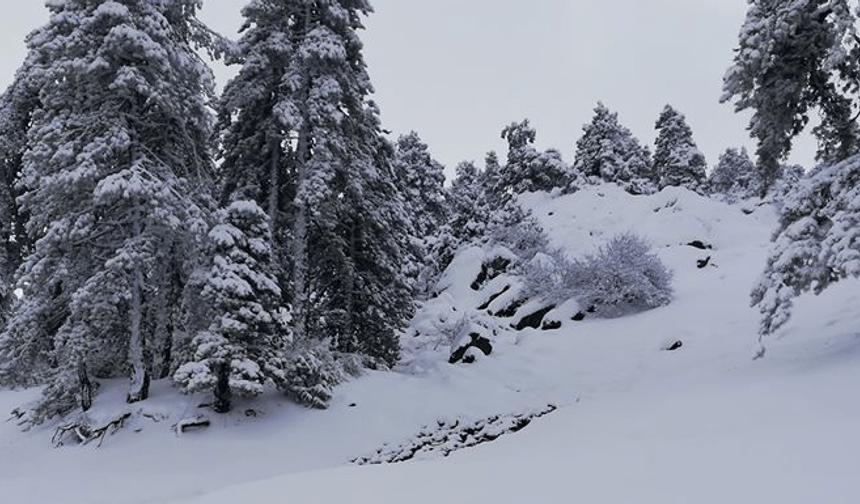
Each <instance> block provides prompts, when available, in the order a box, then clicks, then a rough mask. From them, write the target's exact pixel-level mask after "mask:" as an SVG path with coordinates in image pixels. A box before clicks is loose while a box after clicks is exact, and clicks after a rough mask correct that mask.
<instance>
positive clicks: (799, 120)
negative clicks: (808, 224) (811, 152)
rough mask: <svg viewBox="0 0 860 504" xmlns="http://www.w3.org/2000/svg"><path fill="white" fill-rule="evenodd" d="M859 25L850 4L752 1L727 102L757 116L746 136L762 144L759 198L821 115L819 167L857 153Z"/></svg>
mask: <svg viewBox="0 0 860 504" xmlns="http://www.w3.org/2000/svg"><path fill="white" fill-rule="evenodd" d="M856 23H857V18H856V15H855V13H854V12H853V10H852V5H851V2H850V1H849V0H801V1H796V2H784V1H781V0H750V7H749V10H748V11H747V16H746V21H745V22H744V24H743V27H742V28H741V31H740V37H739V48H738V49H737V50H736V54H735V58H734V64H733V66H732V67H731V68H730V69H729V70H728V72H727V73H726V76H725V77H724V82H723V90H724V95H723V97H722V101H723V102H726V101H729V100H732V99H735V100H736V103H735V109H736V110H737V111H742V110H747V109H752V110H753V117H752V119H751V120H750V126H749V129H750V133H751V134H752V136H753V137H755V138H756V139H757V140H758V148H757V150H756V154H757V155H758V169H759V172H760V178H761V180H762V186H761V195H762V196H764V194H766V193H767V191H768V190H769V189H770V188H771V186H772V185H773V183H774V182H775V181H776V179H777V176H778V173H779V164H780V160H782V159H784V158H785V157H786V156H787V155H788V153H789V151H790V150H791V143H792V139H793V138H794V137H795V136H797V135H798V134H799V133H800V132H801V131H802V130H803V129H804V127H805V126H806V125H807V123H808V122H809V114H810V112H811V111H812V110H814V109H816V108H817V109H818V110H819V112H820V115H821V118H822V124H821V126H820V127H818V128H816V129H815V130H814V133H815V134H817V136H818V137H819V141H820V146H821V148H820V149H819V158H820V160H821V161H825V162H828V163H833V162H836V161H838V160H841V159H845V158H847V157H848V156H849V155H851V154H853V153H855V152H856V151H857V148H858V130H857V124H856V117H855V114H854V113H853V111H852V107H853V104H854V101H855V100H856V98H857V93H858V90H860V43H858V39H857V38H856V35H855V34H854V31H855V26H856Z"/></svg>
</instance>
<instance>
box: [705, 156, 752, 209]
mask: <svg viewBox="0 0 860 504" xmlns="http://www.w3.org/2000/svg"><path fill="white" fill-rule="evenodd" d="M759 184H760V182H759V179H758V172H757V171H756V167H755V163H753V161H752V160H751V159H750V157H749V154H747V150H746V148H741V149H740V150H738V149H726V151H725V152H724V153H722V154H721V155H720V160H719V161H718V162H717V164H716V166H714V169H713V170H712V171H711V175H710V177H708V189H709V190H710V191H711V193H714V194H722V195H724V196H725V197H726V198H727V199H728V200H729V201H737V200H738V199H746V198H751V197H753V196H756V195H758V194H759V193H760V191H759Z"/></svg>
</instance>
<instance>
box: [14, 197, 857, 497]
mask: <svg viewBox="0 0 860 504" xmlns="http://www.w3.org/2000/svg"><path fill="white" fill-rule="evenodd" d="M522 201H523V203H524V204H525V205H526V206H528V207H529V208H531V209H532V210H533V212H534V215H535V216H536V217H538V218H539V219H540V220H541V222H542V223H543V225H544V227H545V229H546V231H547V232H548V233H549V235H550V236H551V238H552V240H553V242H554V243H555V244H556V245H558V246H561V247H563V248H564V249H565V250H566V251H567V252H568V253H569V254H571V255H580V254H585V253H589V252H592V251H594V250H595V249H596V247H597V246H599V245H600V244H601V243H603V241H605V240H606V239H608V238H610V237H611V236H612V235H614V234H616V233H618V232H623V231H635V232H637V233H639V234H641V235H643V236H645V237H646V238H648V240H649V241H650V242H651V243H652V244H653V246H654V248H655V251H656V252H657V254H658V255H659V256H660V257H661V258H662V259H663V260H664V262H665V263H666V264H667V265H668V266H669V267H670V268H672V269H673V270H674V273H675V279H674V286H675V291H676V299H675V301H674V302H673V303H672V304H671V305H669V306H667V307H664V308H660V309H656V310H652V311H648V312H644V313H640V314H636V315H633V316H629V317H624V318H619V319H612V320H600V319H588V318H587V319H586V320H584V321H582V322H572V321H565V324H564V326H563V327H562V328H561V329H558V330H552V331H540V330H532V329H526V330H524V331H522V332H519V333H513V332H511V333H510V334H501V335H499V337H498V338H497V340H496V341H495V349H494V352H493V354H492V355H491V356H490V357H488V358H484V359H479V360H478V362H476V363H475V364H472V365H453V366H452V365H449V364H447V363H446V362H445V360H444V359H445V357H446V355H447V354H446V352H447V348H439V349H437V350H436V351H434V350H433V349H427V350H426V351H424V352H422V353H416V354H413V355H410V356H408V357H407V359H406V360H405V364H404V366H403V369H401V370H400V372H395V373H378V372H374V373H370V374H368V375H367V376H365V377H363V378H361V379H358V380H355V381H353V382H351V383H347V384H345V385H343V386H341V387H339V388H338V389H337V390H336V395H335V397H334V400H333V402H332V406H331V408H330V409H329V410H326V411H310V410H306V409H303V408H300V407H297V406H295V405H292V404H291V403H289V402H288V401H286V400H284V399H281V398H279V397H276V396H271V397H266V398H263V399H262V400H258V401H256V402H254V403H250V404H248V405H239V406H238V407H237V409H236V411H235V412H234V413H232V414H230V415H227V416H221V417H213V418H214V419H215V423H214V424H213V425H212V426H211V427H209V428H208V429H205V430H202V431H196V432H188V433H186V434H184V435H183V436H181V437H179V436H176V435H174V434H173V433H172V430H171V425H172V424H175V423H176V422H177V421H178V420H179V419H180V418H183V417H187V416H191V415H193V414H196V411H197V405H198V404H199V403H200V402H201V398H199V397H178V396H176V395H175V394H174V393H172V392H171V390H170V389H169V386H168V385H167V384H166V383H156V384H155V387H154V389H153V398H152V399H151V400H150V401H147V404H146V405H145V406H138V407H136V408H137V409H135V408H132V412H133V413H137V412H138V411H139V408H144V412H145V413H147V414H148V415H150V416H149V417H146V416H142V415H135V416H134V417H133V418H132V420H131V421H130V424H129V426H128V427H127V428H125V429H123V430H122V431H120V432H119V433H118V434H116V435H113V436H108V437H107V438H106V439H105V441H104V444H103V445H102V446H101V447H100V448H96V447H95V446H94V445H88V446H84V447H78V446H66V447H63V448H58V449H54V448H52V447H51V443H50V437H51V434H52V433H53V427H54V426H45V427H42V428H39V429H36V430H33V431H31V432H27V433H23V434H22V433H20V432H18V431H17V429H16V428H15V426H14V425H13V423H12V422H9V423H5V424H0V502H3V503H6V502H9V503H15V504H24V503H70V504H78V503H80V504H88V503H106V504H107V503H110V504H124V503H147V502H152V503H175V504H180V503H182V504H185V503H194V504H204V503H205V504H227V503H230V504H235V503H240V502H253V503H269V502H271V503H280V502H314V503H317V502H319V503H327V502H342V501H349V502H392V503H393V502H411V503H419V504H420V503H425V502H426V503H434V504H436V503H438V502H455V503H456V502H469V503H482V502H495V503H507V502H511V503H513V502H517V503H523V502H588V503H633V502H635V503H643V504H644V503H659V504H668V503H684V504H698V503H715V504H716V503H719V504H725V503H732V504H739V503H757V504H759V503H780V504H792V503H797V504H809V503H829V504H838V503H856V502H860V478H858V477H857V475H858V474H860V429H858V426H860V394H858V393H857V390H856V389H857V384H858V383H860V282H857V281H846V282H843V283H840V284H837V285H835V286H834V287H832V288H831V289H829V290H827V291H826V292H825V293H823V294H822V295H821V296H817V297H816V296H805V297H803V298H802V299H801V300H800V301H799V302H798V303H797V307H796V310H795V313H794V319H793V320H792V322H790V323H789V324H788V325H787V327H786V328H785V329H784V330H783V331H781V332H780V333H779V334H778V335H777V336H776V337H774V338H771V339H770V340H769V341H768V342H767V346H768V353H767V356H766V357H765V358H764V359H761V360H757V361H753V360H752V359H751V357H752V355H753V354H754V352H755V350H756V349H757V346H756V327H757V323H758V314H757V312H756V311H755V310H753V309H750V308H749V306H748V305H749V291H750V288H751V286H752V284H753V282H754V281H755V279H756V277H757V275H758V274H759V272H760V271H761V269H762V267H763V264H764V260H765V257H766V254H767V248H768V238H769V236H770V233H771V230H772V228H773V226H774V223H775V220H776V215H775V213H774V210H773V209H771V208H770V207H756V206H753V205H747V206H746V207H745V206H743V205H734V206H728V205H724V204H722V203H719V202H715V201H712V200H709V199H705V198H701V197H699V196H696V195H695V194H692V193H690V192H687V191H685V190H677V189H669V190H665V191H663V192H661V193H660V194H657V195H654V196H648V197H630V196H627V195H626V194H624V193H622V192H621V191H619V190H618V189H617V188H615V187H614V186H601V187H599V188H592V189H587V190H583V191H581V192H579V193H577V194H574V195H570V196H563V197H558V198H551V197H550V196H549V195H546V194H533V195H527V196H525V197H524V198H523V199H522ZM744 210H745V211H744ZM693 240H701V241H703V242H706V243H707V244H710V245H712V246H713V249H712V250H699V249H696V248H693V247H690V246H687V245H686V244H687V243H688V242H690V241H693ZM707 256H711V261H710V264H709V265H708V266H707V267H705V268H703V269H699V268H697V267H696V261H697V260H698V259H704V258H705V257H707ZM471 280H472V279H464V281H465V282H471ZM466 285H468V283H467V284H466ZM674 340H681V341H683V346H682V347H681V348H680V349H679V350H677V351H674V352H668V351H664V350H662V348H663V347H664V346H665V345H666V343H667V342H671V341H674ZM406 346H407V347H409V345H408V344H407V345H406ZM407 370H408V371H409V372H408V373H407V372H406V371H407ZM110 385H111V384H105V386H104V390H105V391H106V392H105V393H104V394H103V395H102V396H100V398H99V400H100V401H102V404H104V403H115V404H117V408H121V407H122V406H120V404H121V400H120V399H121V397H119V396H117V397H113V398H112V396H111V394H112V393H113V389H114V387H111V386H110ZM120 389H121V388H118V387H117V388H116V390H120ZM34 394H35V392H33V391H24V392H8V391H3V392H0V411H3V412H7V411H9V410H11V409H12V408H13V407H14V406H16V405H18V404H20V403H21V402H24V401H26V400H28V399H29V398H31V397H33V396H34ZM117 394H118V392H117ZM547 404H554V405H556V406H558V409H557V410H556V411H555V412H553V413H552V414H549V415H547V416H544V417H542V418H539V419H536V420H534V421H533V422H532V423H531V424H530V425H528V426H527V427H526V428H525V429H523V430H521V431H519V432H517V433H515V434H508V435H505V436H503V437H500V438H499V439H498V440H496V441H494V442H492V443H486V444H482V445H480V446H477V447H474V448H470V449H467V450H463V451H459V452H455V453H453V454H451V455H450V456H449V457H446V458H431V459H425V460H415V461H410V462H406V463H402V464H391V465H375V466H355V465H351V464H349V461H350V460H352V459H354V458H356V457H361V456H366V455H369V454H372V453H373V452H375V451H376V450H377V449H378V448H380V447H381V446H382V445H383V444H385V443H388V444H391V445H397V444H400V443H403V442H406V441H408V440H409V439H410V438H412V437H413V436H414V435H415V434H417V433H418V432H419V431H420V430H421V429H422V427H423V426H425V425H432V424H434V423H436V422H437V420H445V421H449V422H450V421H453V420H456V419H462V420H464V421H474V420H479V419H482V418H486V417H489V416H491V415H496V414H514V413H520V412H524V411H528V410H531V409H534V408H541V407H544V406H546V405H547ZM250 408H253V410H254V412H255V413H256V416H247V415H246V410H248V409H250ZM248 414H249V415H250V414H251V412H248ZM151 417H155V418H157V419H159V421H158V422H156V421H155V420H154V419H153V418H151Z"/></svg>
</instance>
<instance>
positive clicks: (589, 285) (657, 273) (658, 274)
mask: <svg viewBox="0 0 860 504" xmlns="http://www.w3.org/2000/svg"><path fill="white" fill-rule="evenodd" d="M566 273H567V275H566V276H567V278H566V279H565V281H566V282H568V283H570V284H571V285H572V286H573V287H574V288H575V289H576V290H578V291H579V299H580V302H581V303H582V304H583V305H584V306H594V307H595V308H596V309H597V311H598V313H600V314H601V315H603V316H607V317H616V316H620V315H624V314H625V313H629V312H634V311H639V310H647V309H650V308H656V307H658V306H664V305H667V304H669V302H670V301H671V300H672V292H673V291H672V285H671V281H672V273H671V272H670V271H669V270H668V269H667V268H666V266H665V265H664V264H663V262H662V261H660V259H659V258H658V257H657V256H656V255H655V254H654V253H653V252H651V246H650V245H649V244H648V243H647V242H646V241H645V240H644V239H642V238H641V237H639V236H637V235H635V234H633V233H622V234H620V235H617V236H615V237H614V238H612V239H611V240H610V241H609V243H607V244H606V245H604V246H602V247H601V248H600V250H599V251H598V252H597V253H596V254H594V255H590V256H588V257H586V258H585V259H583V260H580V261H576V262H575V263H574V265H573V266H572V267H570V268H568V269H567V271H566Z"/></svg>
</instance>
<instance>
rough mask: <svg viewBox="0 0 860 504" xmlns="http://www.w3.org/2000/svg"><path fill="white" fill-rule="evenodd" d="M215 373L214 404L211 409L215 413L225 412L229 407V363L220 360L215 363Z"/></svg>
mask: <svg viewBox="0 0 860 504" xmlns="http://www.w3.org/2000/svg"><path fill="white" fill-rule="evenodd" d="M215 374H216V375H217V377H218V380H217V381H216V382H215V391H214V393H215V405H214V406H213V409H214V410H215V412H216V413H227V412H228V411H230V409H231V407H232V406H231V404H230V400H231V398H232V397H231V396H232V394H231V392H230V364H229V363H227V362H221V363H219V364H217V365H216V369H215Z"/></svg>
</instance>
